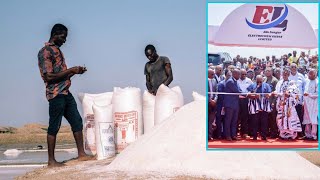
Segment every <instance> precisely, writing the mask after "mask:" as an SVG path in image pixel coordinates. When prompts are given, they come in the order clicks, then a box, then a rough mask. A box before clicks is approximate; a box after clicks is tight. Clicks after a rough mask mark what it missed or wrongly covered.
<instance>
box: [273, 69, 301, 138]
mask: <svg viewBox="0 0 320 180" xmlns="http://www.w3.org/2000/svg"><path fill="white" fill-rule="evenodd" d="M289 75H290V70H289V69H284V70H283V72H282V77H283V79H281V80H280V81H279V82H278V84H277V86H276V90H275V92H274V93H273V94H274V95H276V97H277V105H276V108H277V111H278V115H277V125H278V128H279V131H280V134H279V136H280V138H282V139H295V138H296V137H297V135H298V132H301V131H302V128H301V123H300V121H299V117H298V114H297V111H296V108H295V106H296V105H297V104H298V101H299V96H298V94H299V92H300V91H299V88H298V87H297V85H296V83H295V81H293V80H289Z"/></svg>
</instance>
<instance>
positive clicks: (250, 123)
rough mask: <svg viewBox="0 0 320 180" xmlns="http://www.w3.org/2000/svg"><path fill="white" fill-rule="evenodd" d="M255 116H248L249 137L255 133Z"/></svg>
mask: <svg viewBox="0 0 320 180" xmlns="http://www.w3.org/2000/svg"><path fill="white" fill-rule="evenodd" d="M253 116H254V115H252V114H249V116H248V134H249V136H252V133H253V130H252V129H253V128H252V119H253Z"/></svg>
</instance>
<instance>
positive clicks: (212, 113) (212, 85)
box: [208, 69, 218, 140]
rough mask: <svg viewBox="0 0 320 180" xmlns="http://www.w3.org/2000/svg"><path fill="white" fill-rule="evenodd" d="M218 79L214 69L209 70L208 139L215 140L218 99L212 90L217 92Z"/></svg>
mask: <svg viewBox="0 0 320 180" xmlns="http://www.w3.org/2000/svg"><path fill="white" fill-rule="evenodd" d="M217 84H218V83H217V81H216V80H215V79H214V71H213V70H212V69H209V70H208V90H209V94H208V97H209V98H208V100H209V101H208V120H209V122H208V140H213V130H214V129H213V126H215V121H216V104H217V101H218V95H217V94H211V93H212V92H217Z"/></svg>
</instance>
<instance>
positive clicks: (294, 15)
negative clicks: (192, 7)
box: [208, 4, 318, 49]
mask: <svg viewBox="0 0 320 180" xmlns="http://www.w3.org/2000/svg"><path fill="white" fill-rule="evenodd" d="M209 18H210V17H209ZM317 33H318V30H317V29H316V30H314V29H313V28H312V26H311V25H310V23H309V21H308V20H307V19H306V18H305V17H304V16H303V15H302V14H301V13H300V12H299V11H297V10H296V9H294V8H293V7H291V6H289V5H286V4H258V5H257V4H244V5H242V6H240V7H239V8H237V9H235V10H234V11H232V12H231V13H230V14H229V15H228V16H227V17H226V18H225V19H224V21H223V22H222V24H221V26H209V27H208V42H209V44H212V45H215V46H238V47H268V48H302V49H314V48H317V47H318V40H317V39H318V36H317Z"/></svg>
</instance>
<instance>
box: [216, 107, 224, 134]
mask: <svg viewBox="0 0 320 180" xmlns="http://www.w3.org/2000/svg"><path fill="white" fill-rule="evenodd" d="M221 110H222V107H218V108H217V113H216V125H217V129H216V135H217V137H218V138H220V137H222V118H223V116H222V115H221Z"/></svg>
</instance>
